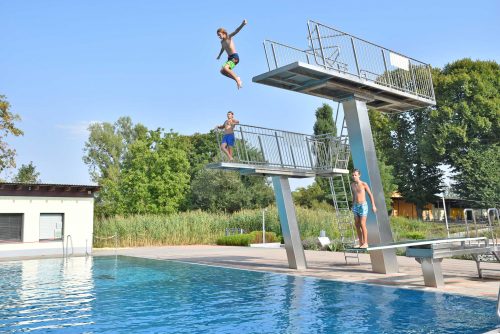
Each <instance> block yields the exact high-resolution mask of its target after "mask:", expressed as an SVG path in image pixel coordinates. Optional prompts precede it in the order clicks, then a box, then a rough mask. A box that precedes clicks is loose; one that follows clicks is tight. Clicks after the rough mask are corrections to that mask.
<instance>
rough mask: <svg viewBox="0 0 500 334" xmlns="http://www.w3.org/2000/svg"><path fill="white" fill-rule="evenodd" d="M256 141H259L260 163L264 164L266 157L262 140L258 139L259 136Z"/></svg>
mask: <svg viewBox="0 0 500 334" xmlns="http://www.w3.org/2000/svg"><path fill="white" fill-rule="evenodd" d="M257 139H258V140H259V146H260V153H261V154H262V162H265V161H266V156H265V154H264V146H262V139H261V138H260V136H257Z"/></svg>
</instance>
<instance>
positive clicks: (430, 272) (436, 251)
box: [349, 237, 494, 288]
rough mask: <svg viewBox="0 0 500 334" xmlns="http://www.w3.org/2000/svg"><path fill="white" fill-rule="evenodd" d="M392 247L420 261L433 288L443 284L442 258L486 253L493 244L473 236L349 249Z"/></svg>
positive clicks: (363, 249)
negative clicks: (404, 250) (403, 250)
mask: <svg viewBox="0 0 500 334" xmlns="http://www.w3.org/2000/svg"><path fill="white" fill-rule="evenodd" d="M394 248H406V254H405V255H406V256H407V257H413V258H415V260H417V262H419V263H420V265H421V267H422V273H423V275H424V284H425V286H429V287H435V288H436V287H441V286H444V278H443V272H442V269H441V262H442V261H443V259H444V258H447V257H452V256H460V255H466V254H486V253H491V252H492V251H493V250H494V246H492V245H489V243H488V239H487V238H485V237H474V238H446V239H430V240H411V241H399V242H392V243H388V244H374V245H371V246H369V247H368V248H353V249H349V251H357V252H370V251H377V250H384V249H394ZM478 270H479V268H478Z"/></svg>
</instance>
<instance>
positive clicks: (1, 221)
mask: <svg viewBox="0 0 500 334" xmlns="http://www.w3.org/2000/svg"><path fill="white" fill-rule="evenodd" d="M22 235H23V214H22V213H0V241H23V240H22Z"/></svg>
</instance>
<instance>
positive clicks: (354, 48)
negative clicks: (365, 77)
mask: <svg viewBox="0 0 500 334" xmlns="http://www.w3.org/2000/svg"><path fill="white" fill-rule="evenodd" d="M351 45H352V53H353V55H354V63H355V64H356V71H357V72H358V77H359V78H361V72H360V71H359V64H358V56H357V54H356V47H355V46H354V39H353V38H352V37H351Z"/></svg>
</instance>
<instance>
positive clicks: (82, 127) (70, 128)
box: [56, 121, 99, 139]
mask: <svg viewBox="0 0 500 334" xmlns="http://www.w3.org/2000/svg"><path fill="white" fill-rule="evenodd" d="M94 123H99V121H80V122H78V123H74V124H56V128H57V129H60V130H62V131H64V132H65V133H66V134H67V135H68V137H69V138H71V139H82V138H87V137H88V135H89V131H88V128H89V125H91V124H94Z"/></svg>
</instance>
